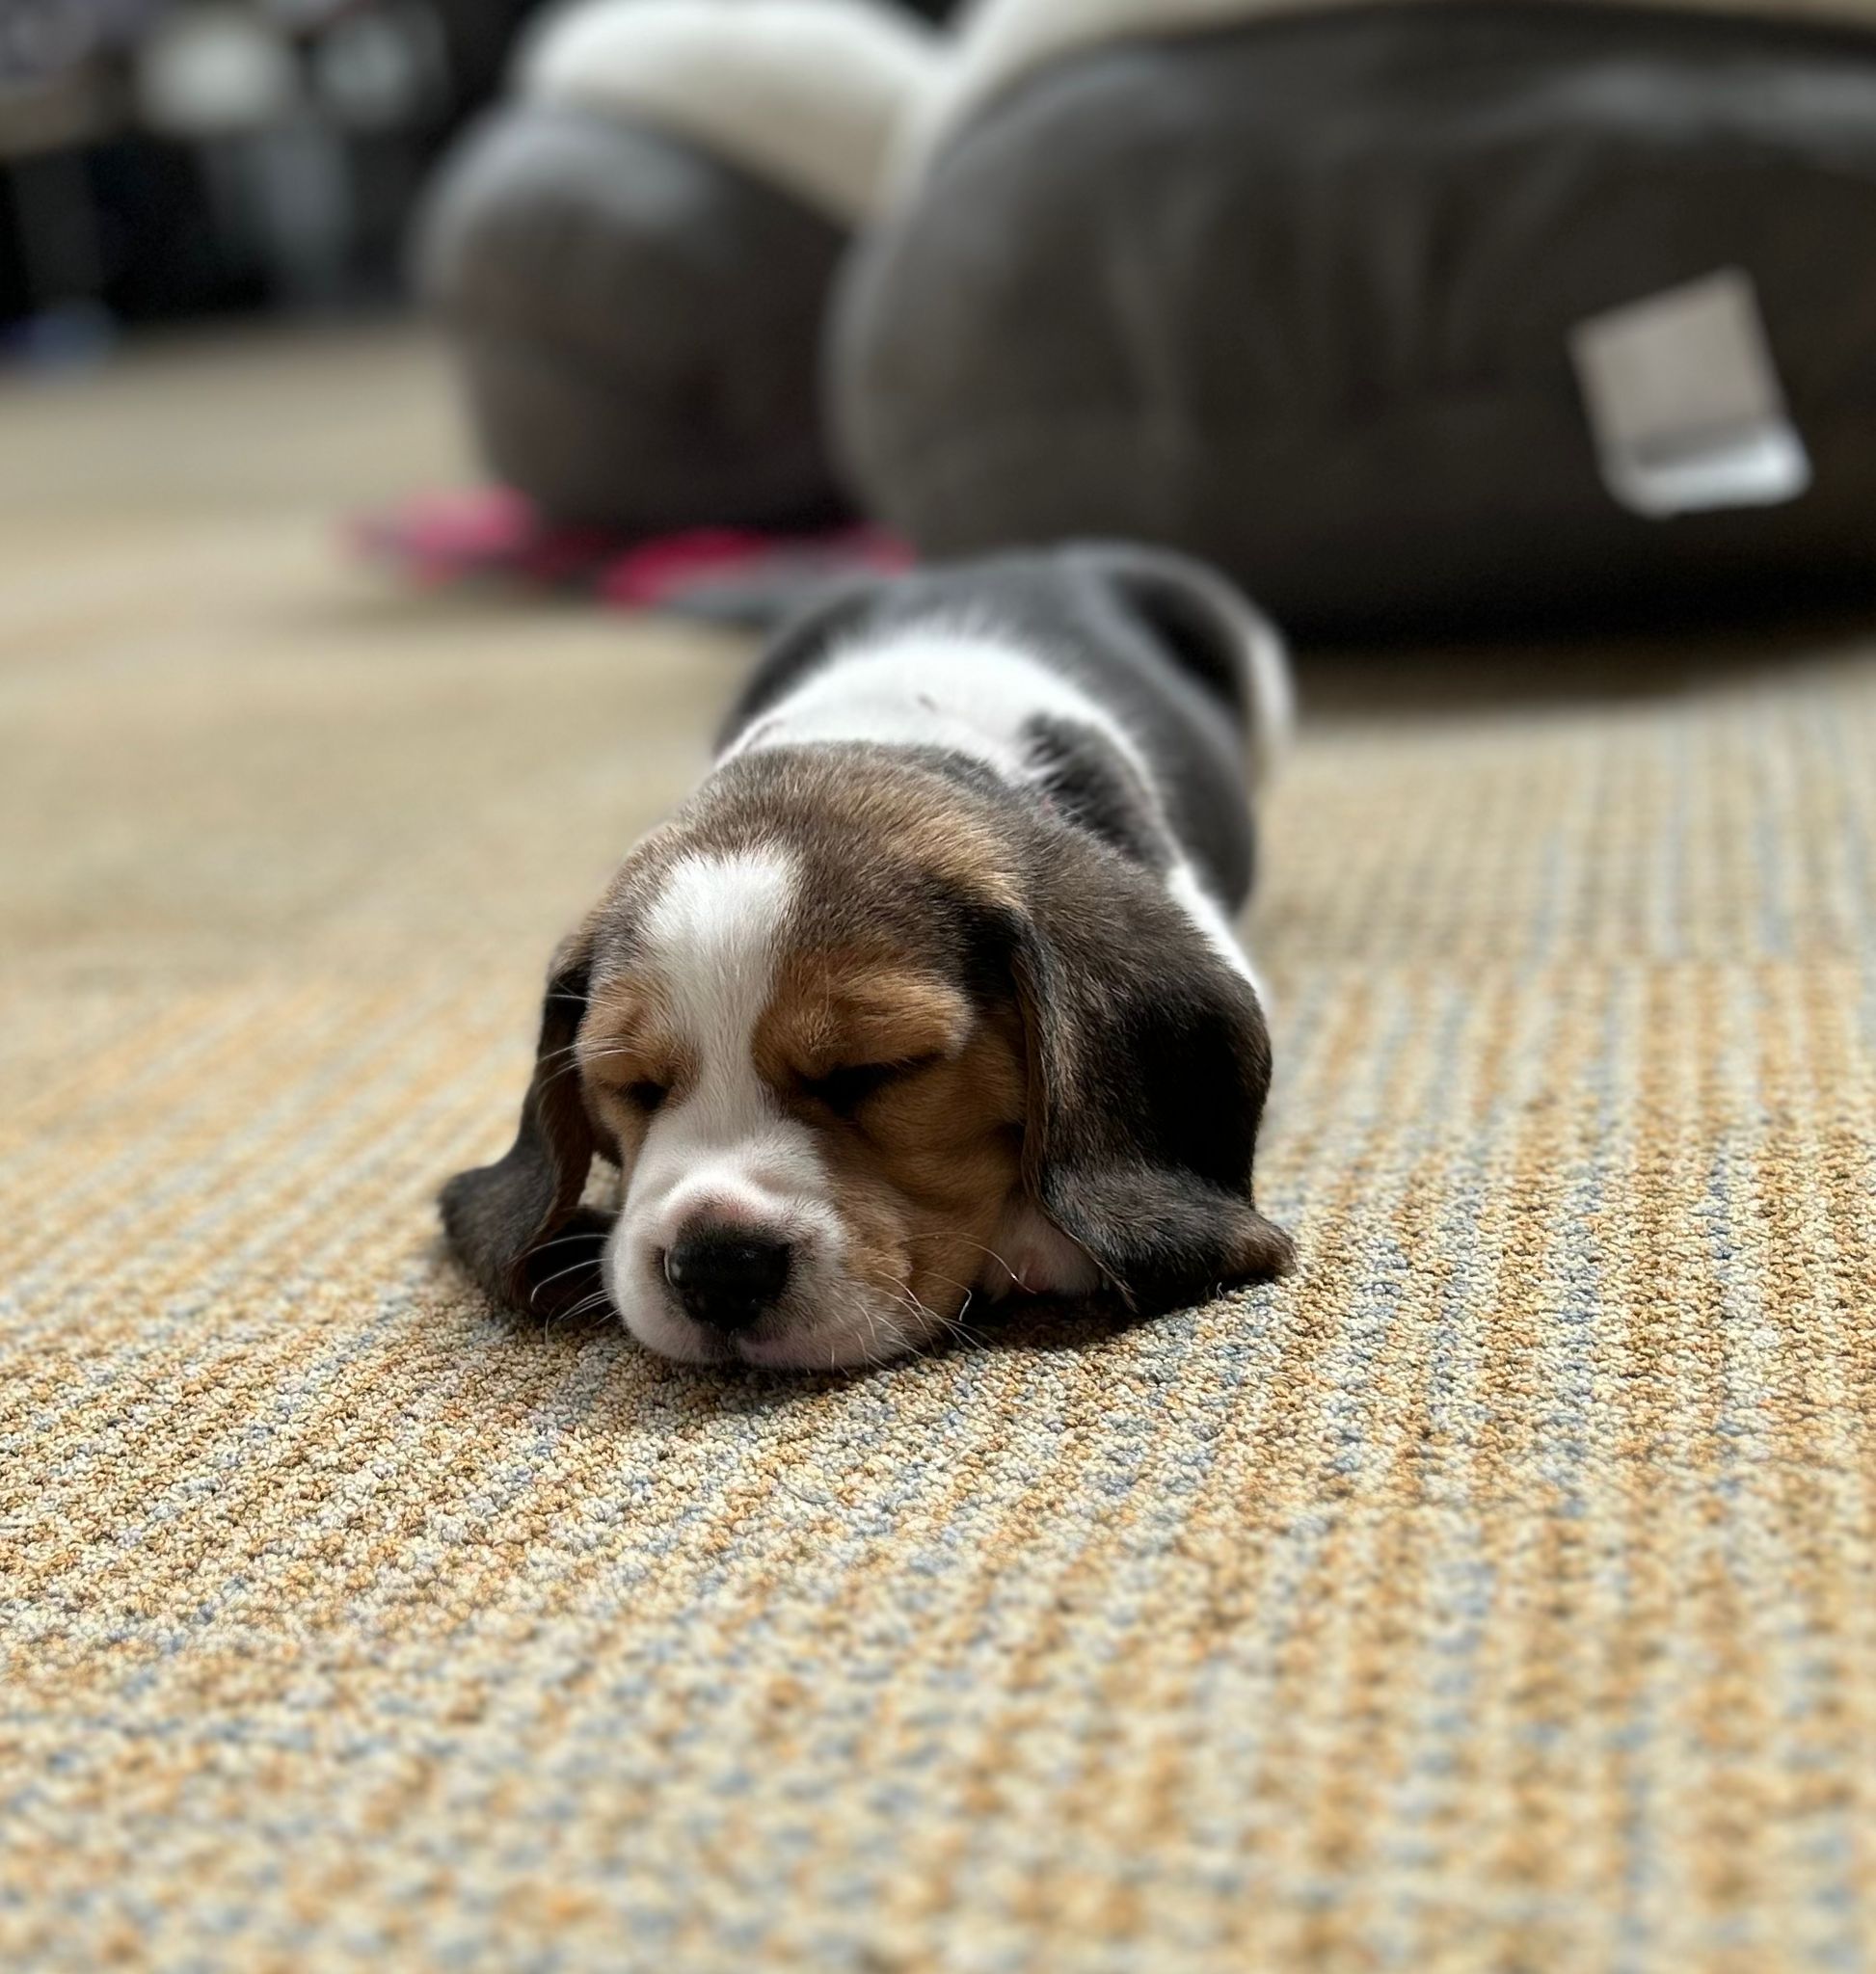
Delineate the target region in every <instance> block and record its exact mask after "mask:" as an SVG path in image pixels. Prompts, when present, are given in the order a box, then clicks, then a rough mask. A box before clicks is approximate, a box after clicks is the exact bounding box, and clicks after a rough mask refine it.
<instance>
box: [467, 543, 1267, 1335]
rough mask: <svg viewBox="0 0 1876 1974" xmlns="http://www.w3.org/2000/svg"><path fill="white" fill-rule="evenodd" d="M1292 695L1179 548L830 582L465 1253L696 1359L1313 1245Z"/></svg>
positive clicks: (566, 1053)
mask: <svg viewBox="0 0 1876 1974" xmlns="http://www.w3.org/2000/svg"><path fill="white" fill-rule="evenodd" d="M1288 707H1289V688H1288V680H1287V673H1286V671H1285V667H1284V660H1283V656H1282V652H1281V647H1280V645H1279V644H1278V641H1277V639H1276V637H1275V635H1274V633H1273V631H1272V629H1271V628H1270V627H1269V626H1268V625H1267V624H1266V623H1265V622H1264V621H1263V620H1262V619H1261V618H1259V617H1258V616H1257V615H1256V614H1255V613H1254V612H1253V611H1252V610H1251V609H1250V607H1249V606H1248V605H1247V604H1246V602H1245V601H1244V600H1243V599H1242V598H1240V597H1239V596H1238V595H1237V593H1236V592H1235V591H1234V590H1232V589H1231V588H1230V587H1229V586H1228V585H1227V584H1226V583H1225V582H1224V581H1223V580H1222V579H1221V578H1219V576H1217V575H1215V574H1212V573H1211V572H1210V571H1209V570H1207V569H1205V568H1203V567H1201V566H1199V565H1197V564H1195V563H1192V562H1188V561H1186V560H1184V559H1182V558H1180V557H1177V556H1173V555H1169V554H1164V553H1160V552H1157V551H1152V550H1146V549H1141V548H1134V547H1110V546H1100V545H1090V546H1080V547H1065V548H1061V549H1059V550H1056V551H1054V552H1050V553H1040V554H1024V555H1013V556H1009V557H1005V558H1000V559H997V560H992V561H984V562H978V563H972V564H964V565H958V566H954V567H951V568H945V569H939V570H935V571H932V572H929V573H925V574H916V575H912V576H908V577H903V578H899V579H897V580H893V581H883V582H877V583H871V584H868V585H865V586H862V587H856V588H853V589H850V590H846V591H843V592H841V593H839V594H837V595H835V596H833V597H832V598H831V599H829V600H827V601H825V602H824V603H823V604H821V605H820V606H819V607H817V609H815V610H814V611H812V613H811V614H810V615H808V616H807V617H806V618H805V620H803V621H801V622H799V623H797V624H795V625H794V626H793V627H791V628H790V629H789V630H787V631H786V632H784V633H783V635H782V636H781V637H780V638H779V639H778V640H777V641H776V642H775V643H774V644H773V645H772V646H771V648H770V649H769V650H768V651H767V653H766V654H765V655H764V657H763V658H762V660H761V662H760V663H759V664H758V666H757V668H756V670H755V673H754V675H753V677H752V678H751V680H750V681H749V683H748V685H747V686H746V688H745V689H744V691H743V693H742V695H741V698H740V700H739V702H738V703H737V707H735V710H734V711H733V712H732V713H731V715H730V718H729V720H728V723H727V724H726V726H725V727H724V730H723V733H722V735H721V738H720V742H719V750H718V754H717V758H716V764H715V766H714V768H713V770H712V771H711V773H710V776H709V778H708V779H707V780H706V782H705V783H704V785H703V787H702V788H701V789H700V790H699V791H698V793H697V794H696V795H695V796H694V797H693V798H692V799H691V801H690V802H689V803H688V804H687V805H686V806H685V807H684V808H683V809H682V810H681V811H680V812H679V813H678V814H677V815H675V816H674V817H673V818H672V820H671V821H670V822H668V823H666V824H665V825H664V826H663V827H662V828H661V829H658V830H657V831H656V832H655V833H654V834H653V835H652V836H651V837H649V838H648V839H647V840H645V841H644V842H642V843H641V844H640V845H639V846H638V847H637V849H635V850H634V851H633V852H632V853H631V855H630V857H629V858H628V859H627V860H626V863H625V865H624V867H623V868H622V869H621V870H620V871H619V873H618V875H617V877H616V878H615V880H614V881H613V883H612V885H611V886H610V888H609V889H608V890H607V892H606V894H605V895H604V896H603V898H602V899H601V900H600V902H599V904H598V905H597V906H596V907H595V909H594V910H593V911H592V912H591V913H590V914H589V916H588V917H587V919H586V920H585V922H584V923H583V924H582V925H581V926H580V927H579V929H578V930H577V931H576V932H575V933H574V934H573V936H572V937H571V938H570V939H568V940H567V941H566V943H565V944H564V945H563V946H562V947H561V948H560V950H559V952H558V954H557V955H556V957H555V960H554V963H553V967H552V973H551V977H550V978H549V983H548V990H547V999H546V1002H545V1006H544V1009H543V1014H542V1019H541V1029H540V1044H539V1049H538V1054H537V1060H536V1065H535V1070H534V1076H533V1080H532V1082H531V1084H530V1086H529V1088H528V1091H527V1095H526V1099H525V1101H524V1102H523V1106H522V1117H521V1128H520V1131H519V1133H518V1134H517V1136H516V1139H515V1142H514V1145H513V1147H512V1148H511V1149H510V1150H509V1152H508V1154H507V1156H506V1157H505V1158H503V1159H502V1160H500V1161H499V1162H498V1163H497V1164H494V1165H490V1166H486V1167H483V1168H481V1169H479V1170H476V1171H471V1172H464V1173H462V1174H460V1175H459V1176H458V1177H457V1178H455V1179H454V1180H452V1181H451V1182H450V1184H449V1186H448V1187H446V1188H445V1190H444V1192H443V1196H442V1214H443V1221H444V1225H445V1227H446V1229H447V1232H448V1236H449V1239H450V1240H451V1242H452V1243H453V1245H454V1247H455V1249H456V1252H457V1253H458V1255H459V1256H460V1257H461V1258H462V1260H463V1261H464V1262H465V1263H466V1264H467V1265H468V1267H469V1269H470V1270H471V1271H472V1272H473V1273H474V1274H475V1275H476V1277H477V1278H478V1279H479V1280H480V1281H481V1282H482V1283H483V1284H484V1286H485V1287H486V1288H487V1289H488V1290H489V1291H490V1293H491V1294H494V1295H495V1296H496V1297H497V1298H498V1299H499V1300H500V1301H501V1302H503V1303H505V1304H506V1305H508V1306H509V1307H510V1308H512V1309H513V1310H515V1311H517V1312H519V1313H521V1314H523V1315H529V1316H532V1317H535V1318H537V1319H546V1318H548V1317H551V1316H554V1315H556V1314H566V1313H570V1312H572V1311H573V1310H575V1309H576V1308H578V1307H580V1306H582V1305H591V1306H595V1307H597V1306H602V1305H603V1303H604V1302H606V1301H608V1300H609V1301H610V1303H611V1304H612V1306H613V1307H614V1308H615V1309H616V1310H617V1311H618V1313H619V1314H620V1316H622V1317H623V1319H624V1320H625V1322H626V1324H627V1326H628V1327H629V1328H630V1330H631V1332H632V1333H633V1335H634V1336H636V1337H638V1338H639V1339H640V1340H641V1341H642V1342H644V1343H645V1344H647V1345H649V1346H650V1347H652V1348H653V1349H655V1350H658V1351H661V1352H663V1353H664V1354H665V1355H666V1356H669V1357H676V1358H683V1359H687V1360H691V1361H698V1362H712V1361H718V1360H721V1361H733V1360H741V1361H745V1362H747V1363H750V1364H758V1365H771V1366H839V1365H855V1364H861V1363H866V1362H870V1361H875V1360H879V1359H882V1358H885V1357H888V1356H891V1355H894V1354H896V1353H898V1352H900V1351H903V1350H908V1349H912V1348H915V1347H918V1346H920V1345H922V1344H925V1343H927V1342H930V1341H932V1340H934V1339H937V1338H939V1337H940V1336H942V1335H943V1334H944V1333H945V1332H946V1331H947V1330H949V1329H951V1328H952V1327H954V1326H955V1325H956V1324H957V1322H958V1320H959V1319H960V1317H961V1316H962V1314H963V1312H964V1311H965V1309H966V1308H967V1307H968V1306H969V1305H970V1304H971V1303H972V1302H973V1300H974V1299H975V1298H979V1297H983V1298H996V1297H999V1296H1002V1295H1005V1294H1009V1293H1010V1292H1011V1291H1019V1290H1020V1291H1026V1292H1032V1293H1036V1294H1048V1295H1052V1296H1079V1295H1084V1294H1090V1293H1093V1292H1096V1291H1111V1292H1112V1293H1114V1294H1118V1295H1119V1296H1120V1297H1122V1298H1123V1299H1124V1300H1125V1301H1127V1302H1128V1303H1130V1304H1131V1305H1133V1306H1134V1307H1136V1308H1138V1309H1139V1310H1141V1311H1142V1312H1147V1311H1152V1310H1158V1309H1163V1308H1168V1307H1173V1306H1177V1305H1180V1304H1183V1303H1188V1302H1191V1301H1193V1300H1195V1299H1199V1298H1202V1297H1203V1296H1205V1295H1207V1294H1210V1293H1211V1292H1213V1291H1215V1290H1217V1289H1219V1288H1220V1287H1224V1286H1229V1285H1232V1284H1237V1283H1242V1282H1246V1281H1249V1280H1254V1279H1256V1278H1259V1277H1263V1276H1268V1275H1272V1274H1276V1273H1280V1272H1281V1271H1282V1270H1283V1269H1284V1268H1286V1267H1288V1265H1289V1262H1290V1259H1291V1246H1290V1241H1289V1240H1288V1238H1287V1237H1286V1236H1285V1235H1284V1234H1283V1233H1282V1232H1281V1230H1280V1229H1278V1228H1277V1227H1275V1226H1273V1224H1272V1223H1271V1222H1270V1221H1269V1220H1267V1219H1265V1218H1264V1217H1263V1216H1262V1215H1261V1214H1259V1213H1258V1212H1257V1209H1256V1207H1255V1205H1254V1203H1253V1199H1252V1192H1251V1161H1252V1156H1253V1153H1254V1151H1255V1148H1256V1142H1257V1127H1258V1120H1259V1117H1260V1114H1261V1112H1262V1110H1263V1107H1264V1099H1265V1093H1266V1090H1267V1088H1268V1086H1269V1082H1270V1074H1271V1052H1270V1042H1269V1036H1268V1032H1267V1030H1266V1027H1265V1022H1264V1012H1263V1008H1262V1006H1261V1004H1260V998H1259V993H1258V988H1257V982H1256V978H1255V975H1254V974H1253V973H1252V971H1251V968H1250V966H1249V964H1248V962H1247V961H1246V957H1245V955H1244V952H1243V950H1242V948H1241V947H1239V945H1238V943H1237V941H1236V939H1235V938H1234V937H1233V934H1232V929H1231V917H1232V915H1233V914H1234V913H1235V911H1236V910H1237V908H1238V907H1239V905H1240V904H1242V902H1243V901H1244V899H1245V897H1246V894H1247V892H1248V890H1249V886H1250V880H1251V865H1252V848H1253V831H1252V821H1251V813H1250V797H1251V795H1252V793H1253V792H1254V790H1255V787H1256V786H1257V783H1258V781H1259V780H1260V778H1261V776H1262V775H1263V774H1264V772H1265V771H1266V770H1267V769H1268V766H1269V761H1270V757H1271V753H1272V750H1273V747H1274V745H1275V744H1276V742H1277V741H1278V740H1279V739H1280V737H1281V735H1282V734H1283V732H1284V730H1285V728H1286V725H1287V720H1288ZM596 1156H597V1157H599V1158H601V1159H603V1160H607V1161H609V1162H610V1163H611V1164H612V1165H614V1166H616V1167H617V1169H618V1172H619V1174H620V1175H621V1181H620V1190H619V1203H618V1206H617V1209H616V1211H615V1212H611V1213H606V1212H602V1211H601V1210H599V1209H598V1208H597V1207H595V1206H592V1205H589V1204H584V1203H583V1201H584V1199H585V1196H586V1193H587V1188H588V1180H589V1172H590V1168H591V1167H592V1164H593V1161H594V1160H595V1158H596Z"/></svg>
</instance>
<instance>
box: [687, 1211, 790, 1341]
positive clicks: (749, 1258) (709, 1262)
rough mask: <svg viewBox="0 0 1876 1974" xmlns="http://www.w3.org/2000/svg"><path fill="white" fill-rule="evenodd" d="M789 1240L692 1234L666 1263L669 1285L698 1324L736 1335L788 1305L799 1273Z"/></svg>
mask: <svg viewBox="0 0 1876 1974" xmlns="http://www.w3.org/2000/svg"><path fill="white" fill-rule="evenodd" d="M793 1262H794V1251H793V1249H792V1247H791V1245H790V1243H789V1242H788V1241H786V1240H777V1239H776V1238H775V1237H774V1236H773V1235H770V1234H764V1233H759V1232H755V1231H752V1230H751V1229H748V1228H743V1227H725V1226H720V1225H708V1224H707V1225H705V1226H703V1227H700V1228H697V1229H695V1230H686V1231H685V1232H684V1233H683V1236H681V1238H680V1239H679V1240H677V1241H676V1243H675V1244H674V1245H673V1246H671V1247H670V1248H669V1249H668V1250H667V1251H666V1253H665V1257H664V1279H665V1280H666V1281H667V1282H668V1283H669V1284H670V1285H671V1293H672V1294H674V1295H675V1296H676V1297H677V1298H678V1301H679V1303H680V1304H681V1305H682V1307H683V1312H684V1314H685V1315H686V1316H688V1317H689V1318H690V1319H691V1320H692V1321H694V1322H700V1323H703V1324H705V1325H706V1326H707V1327H708V1328H710V1329H713V1330H720V1331H722V1332H723V1333H724V1334H725V1335H734V1334H735V1333H736V1332H737V1330H746V1329H748V1328H750V1327H751V1326H752V1325H753V1324H755V1323H756V1322H758V1321H759V1320H761V1319H762V1318H763V1317H764V1315H766V1314H767V1312H768V1311H769V1310H771V1309H772V1308H774V1306H775V1304H776V1303H778V1302H779V1301H780V1300H781V1299H782V1294H783V1292H784V1291H785V1290H786V1289H787V1288H788V1285H789V1274H790V1271H791V1268H792V1267H793Z"/></svg>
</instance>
